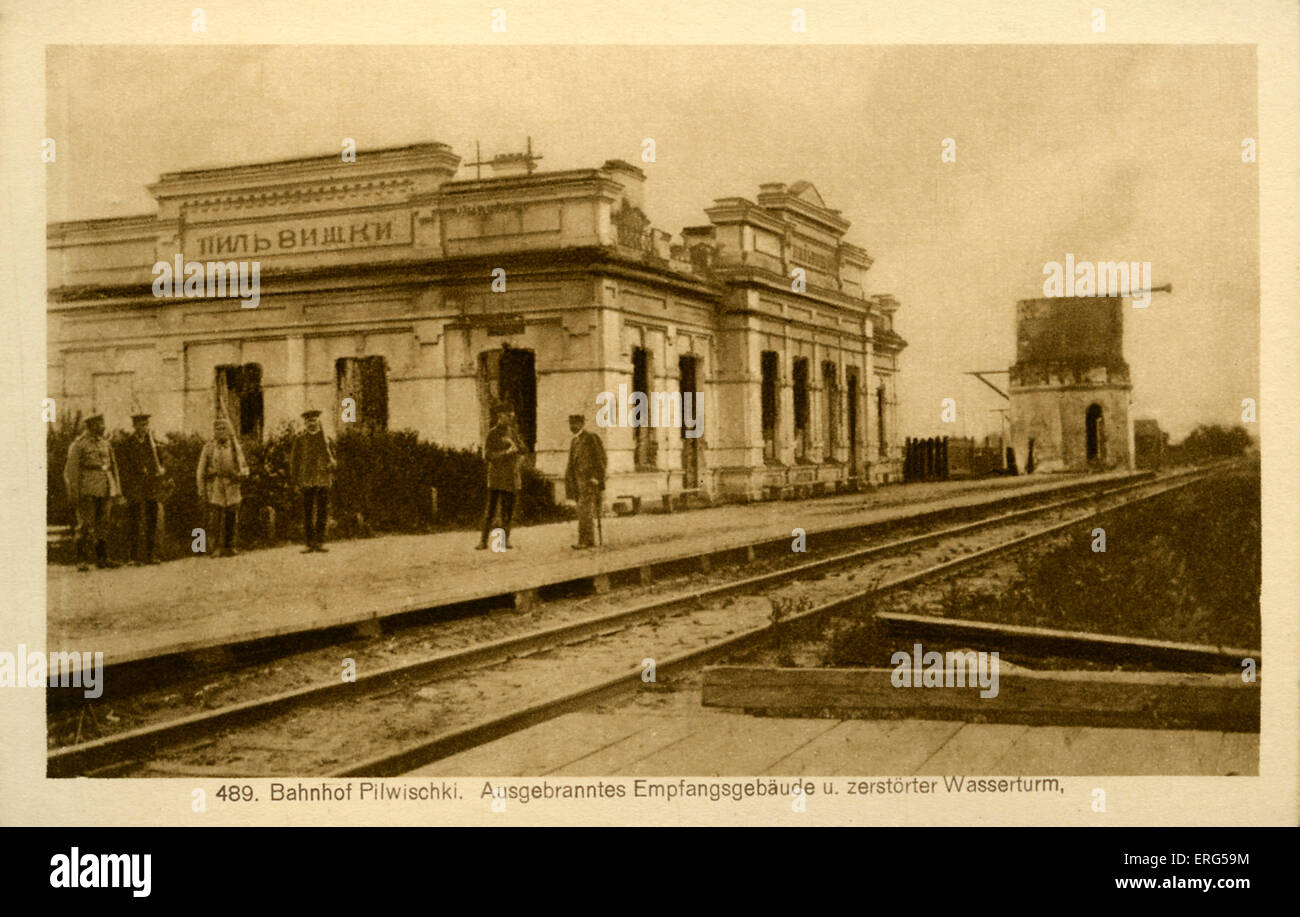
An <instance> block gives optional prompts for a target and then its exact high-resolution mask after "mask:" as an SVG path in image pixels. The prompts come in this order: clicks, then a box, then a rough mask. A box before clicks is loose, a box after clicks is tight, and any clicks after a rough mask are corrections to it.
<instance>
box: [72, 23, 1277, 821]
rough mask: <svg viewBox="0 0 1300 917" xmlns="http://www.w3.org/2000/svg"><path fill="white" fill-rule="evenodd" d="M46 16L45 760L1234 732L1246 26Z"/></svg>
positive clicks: (1244, 645)
mask: <svg viewBox="0 0 1300 917" xmlns="http://www.w3.org/2000/svg"><path fill="white" fill-rule="evenodd" d="M46 61H47V78H48V85H47V98H48V111H47V118H48V122H49V125H48V132H49V135H50V136H51V137H57V138H62V139H61V140H60V141H59V142H58V147H57V155H58V156H59V157H60V160H59V161H60V162H61V163H65V164H64V165H62V167H61V168H60V169H59V170H58V171H57V172H52V173H51V175H50V182H49V185H48V188H47V208H48V214H49V218H50V219H49V223H48V236H47V251H48V261H47V267H48V289H49V300H48V306H47V308H48V313H47V334H48V343H47V354H48V383H47V391H48V399H49V401H48V405H47V409H48V412H49V424H48V426H49V430H48V439H47V442H48V453H47V471H48V491H47V501H48V502H47V507H48V509H47V539H48V545H47V548H48V566H47V571H46V575H47V582H48V592H47V595H48V605H47V616H48V643H49V646H50V647H51V659H50V662H49V665H50V669H49V675H50V683H51V685H52V686H53V685H54V684H55V682H56V677H55V676H56V675H59V674H60V673H59V671H58V667H59V666H60V665H64V666H66V662H65V660H64V657H62V656H60V657H58V658H55V656H54V649H55V648H57V649H58V650H59V651H61V652H66V653H67V654H68V656H67V658H69V659H71V661H72V663H73V665H72V667H71V670H72V673H73V675H74V677H75V676H80V680H81V681H83V682H84V684H83V685H81V686H77V685H66V684H65V685H61V686H60V687H59V688H58V690H55V691H52V692H51V694H50V703H49V721H48V727H49V728H48V746H49V748H48V768H49V774H50V775H51V776H60V777H68V776H93V777H156V776H176V777H285V776H291V777H295V778H298V777H301V778H307V777H315V778H319V777H356V778H378V777H397V776H412V777H425V776H430V777H444V776H466V775H471V774H472V775H489V776H500V777H551V776H556V777H563V776H582V777H604V776H626V775H635V776H647V777H654V778H662V777H666V776H671V775H678V774H688V775H706V776H717V777H737V776H746V775H748V776H758V777H761V778H763V779H762V780H760V781H758V783H757V785H756V788H755V789H753V792H758V793H762V792H764V791H765V790H766V789H767V787H768V786H769V785H770V786H771V787H772V791H773V792H776V793H779V794H781V795H783V796H789V795H790V794H791V792H792V790H793V788H794V787H797V786H798V785H799V784H800V783H801V781H800V780H799V779H797V778H801V777H802V776H804V775H809V774H816V775H822V774H828V775H834V776H861V775H865V776H866V777H872V776H875V775H885V776H889V775H893V776H892V778H891V780H892V782H891V780H884V781H871V782H870V783H869V787H870V792H876V793H887V792H925V790H924V789H917V787H924V785H925V784H927V783H929V784H930V785H931V786H933V785H934V784H935V783H936V782H937V781H942V780H950V781H951V780H953V779H954V778H955V779H956V780H957V781H970V782H971V784H972V786H974V778H975V777H981V776H986V775H1002V776H1007V777H1010V778H1011V780H1010V786H1012V787H1013V788H1014V790H1015V791H1018V792H1025V793H1042V792H1056V789H1057V785H1058V782H1059V781H1058V780H1057V779H1055V776H1058V775H1067V774H1110V775H1213V776H1253V775H1256V774H1258V772H1259V762H1258V744H1259V718H1260V714H1259V709H1260V700H1259V685H1260V679H1261V677H1262V668H1263V665H1262V663H1263V660H1262V658H1261V651H1260V645H1261V643H1260V605H1259V599H1260V584H1261V535H1260V478H1259V470H1260V466H1259V446H1260V444H1259V436H1258V433H1257V432H1256V431H1257V429H1258V426H1257V423H1256V411H1257V406H1256V402H1257V398H1258V387H1259V346H1258V340H1259V260H1258V247H1259V237H1258V229H1257V227H1258V221H1259V207H1258V183H1257V178H1256V172H1255V170H1254V169H1253V168H1252V165H1251V163H1252V161H1253V159H1254V155H1255V154H1254V141H1253V140H1252V139H1251V138H1253V137H1255V135H1256V134H1257V130H1256V126H1257V125H1256V111H1255V98H1256V82H1255V76H1256V57H1255V53H1254V50H1253V49H1252V48H1250V47H1243V46H1197V47H1156V46H1149V47H1076V48H1065V47H1051V48H1046V47H1008V48H998V47H974V46H968V47H942V48H939V47H913V48H897V47H880V48H860V47H843V46H833V47H819V48H815V49H813V48H771V47H723V48H718V47H709V48H680V47H679V48H673V47H646V48H630V47H597V48H582V47H577V46H569V47H545V48H542V47H519V48H513V49H510V50H509V51H508V52H503V51H502V50H501V49H477V48H463V47H462V48H383V49H377V48H365V47H288V46H255V47H247V48H203V49H193V48H183V49H182V48H150V47H96V46H76V47H51V48H50V49H48V51H47V56H46ZM380 69H382V70H384V71H385V73H386V78H385V79H384V80H383V81H382V82H381V83H378V84H376V83H372V82H370V81H368V80H364V79H362V80H356V81H353V80H350V79H346V80H342V81H339V80H337V79H334V78H332V76H333V75H338V74H365V73H372V72H376V71H378V70H380ZM812 71H817V73H818V74H819V77H818V83H819V84H821V85H825V86H834V87H835V91H834V92H833V93H827V92H809V91H808V87H807V86H806V85H803V84H801V83H799V82H796V81H794V80H792V79H791V77H792V76H793V75H796V74H806V73H810V72H812ZM422 86H423V87H430V91H427V92H426V91H419V90H418V89H417V88H418V87H422ZM433 87H437V89H436V90H433V89H432V88H433ZM191 90H194V91H195V92H198V91H202V93H203V94H204V96H205V104H204V105H202V106H195V107H189V106H174V105H173V104H172V103H173V101H174V100H175V99H177V98H178V97H180V96H186V95H189V94H190V91H191ZM235 107H238V108H240V109H241V115H240V118H239V119H238V120H235V121H227V120H225V119H223V118H214V117H213V112H214V111H225V110H230V109H233V108H235ZM158 111H166V112H167V118H166V119H161V120H160V119H157V118H150V117H145V116H144V114H145V113H148V112H158ZM137 114H139V115H141V117H136V116H135V115H137ZM53 150H54V148H53V147H52V153H53ZM1198 227H1200V228H1202V229H1203V230H1207V231H1199V230H1198V229H1197V228H1198ZM64 681H67V679H66V678H65V679H64ZM78 687H80V689H78ZM1043 774H1048V775H1053V776H1051V777H1047V778H1044V777H1041V776H1039V775H1043ZM1031 777H1036V778H1037V779H1028V778H1031ZM778 778H785V779H778ZM638 786H639V785H638ZM646 786H647V788H648V789H647V791H648V792H661V793H665V794H672V793H675V792H681V793H683V794H689V793H693V792H702V793H709V792H715V793H716V792H717V788H716V787H710V786H706V785H704V784H700V785H694V784H692V783H690V782H687V783H685V784H683V785H680V786H679V785H677V784H675V783H668V784H662V785H661V781H659V780H654V781H651V782H650V783H648V784H646ZM322 787H323V788H322ZM900 788H901V789H900ZM909 788H910V789H909ZM281 790H282V791H283V792H284V793H287V794H294V793H307V794H318V795H319V794H323V796H324V798H330V794H331V793H332V792H334V791H335V790H334V789H331V787H330V785H329V784H322V783H321V782H320V781H319V780H317V781H315V782H311V781H305V780H304V781H298V780H294V781H290V782H288V783H286V784H284V785H283V786H282V787H281ZM358 790H359V791H360V792H363V793H364V792H376V793H380V792H383V791H384V790H383V788H382V785H381V784H378V783H359V784H358Z"/></svg>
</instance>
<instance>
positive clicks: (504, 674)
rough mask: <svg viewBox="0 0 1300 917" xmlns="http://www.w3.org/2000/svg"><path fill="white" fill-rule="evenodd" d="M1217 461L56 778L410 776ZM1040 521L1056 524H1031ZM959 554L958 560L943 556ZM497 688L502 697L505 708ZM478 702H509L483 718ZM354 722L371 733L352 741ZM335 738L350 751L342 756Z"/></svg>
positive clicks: (74, 756) (94, 751) (438, 660)
mask: <svg viewBox="0 0 1300 917" xmlns="http://www.w3.org/2000/svg"><path fill="white" fill-rule="evenodd" d="M1213 471H1214V469H1198V470H1195V471H1191V472H1184V473H1181V474H1179V475H1176V476H1171V477H1168V478H1162V479H1155V480H1141V481H1137V482H1131V483H1124V484H1120V485H1110V486H1105V487H1101V488H1097V489H1092V490H1089V491H1086V492H1084V493H1082V494H1079V495H1075V496H1070V497H1067V498H1065V499H1060V500H1055V501H1051V502H1048V503H1046V504H1043V505H1037V506H1031V507H1028V508H1024V509H1016V510H1011V511H1007V512H1002V513H997V514H995V515H992V516H989V517H987V518H982V519H977V520H974V521H970V522H962V523H958V524H955V525H948V526H943V527H941V528H937V529H935V530H932V531H928V532H922V533H920V534H916V535H911V536H907V537H902V538H896V539H893V540H891V541H888V542H886V543H883V544H874V545H871V546H869V547H861V548H850V549H847V550H844V551H840V552H831V553H828V554H827V556H823V557H818V558H816V559H812V560H808V561H805V562H802V563H797V564H794V565H793V566H787V567H784V568H781V569H777V570H775V571H771V572H767V573H762V574H759V575H756V576H748V577H745V578H742V579H739V580H732V581H727V582H724V583H721V584H719V585H714V586H709V587H706V588H703V589H694V590H688V591H685V592H678V593H674V594H672V595H666V596H663V597H657V598H655V599H653V600H650V601H646V602H641V603H638V604H636V605H634V606H632V607H629V608H623V609H620V610H617V611H614V612H611V613H608V614H601V615H596V616H594V617H590V618H587V619H585V620H580V621H576V622H572V623H568V624H564V625H561V626H557V627H551V628H547V629H544V630H541V631H536V632H532V633H528V634H524V635H519V636H513V637H509V638H506V639H501V640H496V641H491V642H487V643H482V644H479V645H475V646H472V647H469V648H466V649H463V650H458V651H455V652H450V653H441V654H436V655H432V656H429V657H427V658H422V659H419V660H418V661H415V662H411V663H404V664H401V665H396V666H391V667H388V668H381V669H378V670H375V671H372V672H368V673H365V674H363V675H359V676H358V677H357V678H356V680H355V681H353V682H343V681H340V682H338V683H328V684H319V685H313V686H310V687H307V688H302V689H297V690H293V691H288V692H283V693H280V694H276V695H273V696H270V697H263V698H258V699H255V700H250V701H246V702H243V703H238V704H233V705H230V706H227V707H222V708H219V709H216V710H210V711H204V712H202V713H198V714H193V715H190V716H185V717H180V718H176V719H172V720H168V721H165V722H161V723H157V724H152V725H148V726H144V727H140V728H137V729H132V730H127V731H125V732H121V733H119V734H117V735H113V736H109V737H106V738H102V739H96V740H93V741H89V742H83V743H79V744H76V745H71V746H67V747H63V748H58V749H54V750H51V751H50V752H49V754H48V757H47V772H48V773H49V775H50V776H73V775H78V774H82V775H103V776H108V775H121V774H126V775H150V776H158V775H161V774H190V775H210V776H217V775H221V776H235V775H243V776H257V775H270V774H272V773H286V772H292V773H299V774H305V773H317V774H323V775H332V776H361V775H366V776H383V775H394V774H399V773H403V772H405V771H409V770H411V769H413V768H415V767H418V766H421V765H423V764H426V763H428V762H431V761H434V760H437V759H440V758H443V757H447V756H448V755H451V754H455V753H457V752H459V751H462V750H465V749H467V748H471V747H474V746H476V745H479V744H482V743H484V742H488V741H491V740H493V739H495V738H498V737H500V736H503V735H506V734H509V733H511V732H514V731H517V730H520V729H523V728H526V727H528V726H531V725H534V724H536V723H539V722H542V721H544V720H547V719H551V718H553V717H556V716H559V715H562V714H564V713H567V712H571V711H573V710H578V709H582V708H584V707H588V706H590V705H592V704H596V703H601V702H604V701H607V700H610V699H613V698H615V697H618V696H620V695H623V694H626V693H628V692H631V691H635V690H637V689H638V688H640V687H643V686H645V682H643V680H642V677H641V676H642V672H643V671H645V666H644V662H645V661H646V660H653V663H652V664H653V666H654V669H655V677H656V680H657V681H662V680H663V679H665V678H669V679H671V678H672V677H674V676H676V675H677V674H679V673H680V672H682V671H684V670H689V669H691V668H694V667H698V666H701V665H704V664H707V663H709V662H712V661H716V660H719V659H723V658H725V657H726V656H728V655H729V654H731V653H734V652H737V651H740V650H743V649H745V648H747V647H751V646H755V645H758V644H760V643H761V642H762V641H764V640H766V639H768V638H769V637H770V634H771V626H772V625H771V620H770V614H769V613H768V607H769V606H767V605H766V601H767V600H768V599H770V598H771V597H772V596H775V595H778V594H779V593H780V591H781V590H782V589H783V588H788V587H790V586H791V585H792V584H800V583H802V584H805V585H806V584H807V583H808V582H809V581H810V580H826V578H828V577H830V576H832V575H835V576H837V577H839V578H840V579H841V580H843V588H844V594H842V595H837V596H835V597H834V598H831V599H830V600H828V601H826V602H824V603H822V604H820V605H818V606H816V607H812V608H807V609H804V610H802V611H800V612H798V613H797V614H795V615H793V616H792V617H790V618H789V619H788V620H787V621H786V622H785V625H786V626H797V625H799V624H800V623H803V622H809V621H812V620H815V619H816V618H818V617H822V616H826V615H830V614H842V613H845V612H848V611H851V610H852V609H853V607H855V605H858V604H859V603H861V602H862V601H863V600H864V598H865V597H866V596H867V595H868V594H870V593H872V592H874V593H876V594H877V595H878V594H880V593H882V592H887V591H890V590H894V589H901V588H906V587H907V586H908V585H913V584H916V583H919V582H922V581H924V580H926V579H930V578H933V577H936V576H941V575H944V574H946V573H948V572H950V571H952V570H955V569H957V568H959V567H964V566H968V565H971V564H975V563H980V562H982V561H984V560H987V559H988V558H989V557H991V556H993V555H995V554H999V553H1002V552H1005V551H1010V550H1015V549H1017V548H1020V547H1024V546H1026V545H1029V544H1031V543H1033V542H1035V541H1038V540H1040V539H1043V538H1048V537H1051V536H1052V535H1054V534H1057V533H1059V532H1061V531H1063V530H1065V529H1066V528H1069V527H1070V526H1073V525H1077V524H1078V523H1079V522H1081V521H1082V520H1085V519H1089V518H1092V517H1094V516H1096V515H1098V514H1099V513H1106V512H1113V511H1115V510H1118V509H1122V508H1123V507H1125V506H1128V505H1131V504H1132V503H1134V502H1138V501H1141V500H1148V499H1154V498H1156V497H1159V496H1161V495H1164V494H1166V493H1169V492H1171V491H1173V490H1177V489H1180V488H1182V487H1185V486H1187V485H1188V484H1191V483H1194V482H1196V481H1199V480H1202V479H1203V478H1204V477H1206V476H1207V475H1209V474H1211V473H1213ZM1039 517H1048V518H1049V519H1050V520H1051V521H1049V523H1048V524H1046V525H1043V526H1040V527H1038V528H1035V529H1033V530H1032V531H1028V532H1026V531H1024V530H1023V528H1024V526H1025V525H1027V524H1028V523H1030V522H1032V521H1033V520H1035V519H1037V518H1039ZM1060 517H1063V518H1060ZM1003 530H1005V531H1003ZM972 537H982V538H984V539H985V540H989V539H991V541H989V543H987V544H985V545H984V546H982V547H977V548H973V547H971V546H970V544H968V543H967V544H963V539H970V538H972ZM954 551H955V552H957V556H955V557H953V556H950V552H954ZM889 559H892V560H890V562H891V563H894V564H895V567H896V568H898V569H899V571H900V572H899V574H898V575H894V576H889V577H888V578H886V579H885V580H883V581H881V582H878V583H877V584H873V586H872V587H871V588H869V589H863V588H862V586H861V584H860V583H858V584H856V585H855V584H854V580H855V577H856V576H857V572H855V571H861V570H862V568H863V567H864V566H867V565H873V564H878V563H879V562H881V561H885V560H889ZM900 563H901V564H902V567H899V566H898V565H899V564H900ZM836 571H838V572H836ZM749 606H752V607H749ZM638 648H639V649H638ZM629 662H630V664H629ZM515 679H522V681H515ZM575 681H577V682H579V684H578V685H577V686H576V687H574V686H573V684H574V682H575ZM525 685H527V687H525ZM502 698H506V700H505V701H504V702H502V703H498V701H499V700H501V699H502ZM484 708H486V709H487V710H500V709H504V710H505V712H494V713H488V712H486V710H485V709H484ZM358 733H368V735H364V736H362V740H361V741H357V740H356V738H357V734H358ZM376 733H378V734H377V735H376ZM286 737H287V738H286ZM339 745H343V746H345V750H343V751H341V752H339V753H337V754H335V753H333V751H332V750H333V749H337V747H338V746H339ZM322 749H324V751H322ZM284 762H288V766H287V767H286V766H285V763H284Z"/></svg>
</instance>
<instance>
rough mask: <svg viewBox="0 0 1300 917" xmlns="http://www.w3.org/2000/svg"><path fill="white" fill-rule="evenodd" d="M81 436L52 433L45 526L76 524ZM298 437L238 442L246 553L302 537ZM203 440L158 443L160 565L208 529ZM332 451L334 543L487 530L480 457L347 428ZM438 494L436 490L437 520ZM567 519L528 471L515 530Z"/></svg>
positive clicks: (57, 555) (123, 541)
mask: <svg viewBox="0 0 1300 917" xmlns="http://www.w3.org/2000/svg"><path fill="white" fill-rule="evenodd" d="M79 432H80V424H79V423H77V422H76V421H74V422H73V423H72V424H70V425H67V426H64V427H60V428H51V429H50V430H49V432H48V434H47V436H46V452H47V468H48V477H47V491H46V521H47V524H49V525H67V526H70V525H72V524H73V522H74V515H75V514H74V512H73V509H72V507H71V505H70V504H69V502H68V499H67V491H66V489H65V486H64V483H63V465H64V462H65V461H66V459H67V455H68V447H69V446H70V445H71V443H72V441H73V439H75V438H76V435H77V433H79ZM128 435H129V434H128V433H126V432H125V431H119V432H118V433H117V434H116V435H115V436H114V437H113V438H114V441H115V442H117V441H120V440H121V439H122V438H124V437H125V436H128ZM155 436H156V434H155ZM293 437H294V430H293V427H292V425H290V424H288V423H285V424H283V425H282V426H281V427H279V428H278V429H277V430H275V431H274V432H273V433H272V434H271V435H269V436H268V437H267V438H266V439H265V440H264V441H262V442H256V441H253V440H248V439H246V440H244V441H243V443H242V445H243V449H244V457H245V458H246V459H247V461H248V467H249V472H250V473H249V477H248V478H247V480H245V481H244V482H243V487H242V493H243V508H242V510H241V512H240V521H239V543H240V546H241V547H254V546H269V545H272V544H277V543H281V542H284V541H296V540H300V539H301V537H302V500H301V497H300V496H299V494H298V491H297V490H296V489H295V488H294V487H293V486H292V484H291V483H290V481H289V454H290V450H291V448H292V444H293ZM203 443H204V439H203V438H202V437H200V436H195V435H192V434H177V433H169V434H167V435H166V436H165V437H162V438H159V439H158V451H159V458H160V459H161V460H162V463H163V465H164V466H165V467H166V468H167V470H168V473H169V475H170V477H171V479H172V480H173V481H174V482H175V485H176V486H175V489H174V491H173V492H172V494H171V495H170V496H169V497H168V499H167V502H166V504H165V506H164V507H163V534H162V537H161V538H160V541H159V545H158V549H159V556H161V557H163V558H168V557H181V556H188V555H189V554H190V541H191V533H192V532H193V530H194V529H195V528H198V527H201V526H203V525H204V517H205V507H204V506H203V505H202V504H201V502H200V500H199V495H198V492H197V489H196V486H195V480H194V472H195V469H196V468H197V466H198V460H199V453H200V451H201V450H202V448H203ZM335 449H336V455H337V458H338V463H339V467H338V471H337V473H336V475H335V481H334V489H333V491H332V492H331V495H330V533H329V535H330V537H331V538H356V537H368V536H371V535H375V534H379V533H394V532H410V533H413V532H430V531H437V530H445V529H473V528H477V527H478V526H479V525H481V524H482V513H483V505H484V499H485V497H486V484H487V471H486V466H485V463H484V461H483V458H482V457H481V456H480V455H479V454H478V453H477V452H475V451H471V450H467V449H450V448H447V447H445V446H439V445H437V444H436V443H431V442H426V441H423V440H421V439H420V438H419V437H418V436H417V435H416V434H415V433H414V432H411V431H407V430H403V431H383V432H354V431H347V432H345V433H343V434H342V435H341V436H340V437H339V438H338V440H337V442H336V443H335ZM432 488H436V489H437V491H438V511H437V517H436V518H435V516H434V510H433V501H432V498H431V497H432V495H431V489H432ZM268 507H269V508H270V509H271V510H273V511H274V515H275V527H274V528H275V533H274V536H273V537H272V536H271V534H270V532H268V529H267V526H266V521H267V520H266V517H267V515H268V514H267V513H266V508H268ZM114 516H115V519H114V524H113V530H112V535H111V541H110V548H109V551H110V556H112V557H113V558H114V559H118V558H123V557H124V556H125V553H126V550H127V545H128V540H127V537H126V532H125V523H124V517H125V513H123V512H121V511H120V510H119V511H118V512H115V513H114ZM570 517H571V513H570V512H569V511H568V510H567V509H565V508H564V507H562V506H560V505H557V504H556V503H555V500H554V497H553V493H552V485H551V482H550V481H549V480H548V479H546V478H545V477H544V476H542V475H540V474H538V473H537V472H535V471H534V470H533V469H532V468H525V469H524V473H523V488H522V490H521V492H520V495H519V499H518V502H517V503H516V508H515V522H516V524H518V525H529V524H536V523H539V522H550V521H556V520H559V519H565V518H570ZM51 559H52V560H56V561H63V562H71V559H72V548H71V546H70V545H68V544H65V545H63V546H61V548H60V549H58V550H52V552H51Z"/></svg>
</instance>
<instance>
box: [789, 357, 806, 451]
mask: <svg viewBox="0 0 1300 917" xmlns="http://www.w3.org/2000/svg"><path fill="white" fill-rule="evenodd" d="M790 375H791V382H792V383H793V386H794V457H795V458H796V459H804V458H806V457H807V455H808V358H807V357H795V358H794V364H793V366H792V368H791V374H790Z"/></svg>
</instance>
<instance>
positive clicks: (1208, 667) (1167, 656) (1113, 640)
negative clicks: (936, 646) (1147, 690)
mask: <svg viewBox="0 0 1300 917" xmlns="http://www.w3.org/2000/svg"><path fill="white" fill-rule="evenodd" d="M875 617H876V620H877V621H878V622H880V623H881V624H882V625H884V627H885V630H886V631H887V632H889V633H892V634H898V635H906V636H907V637H908V638H910V639H924V640H926V641H928V642H933V643H946V644H951V643H958V644H961V645H963V646H972V647H978V648H980V649H988V650H996V651H998V652H1000V653H1004V654H1006V653H1011V652H1015V651H1019V652H1027V653H1032V654H1037V655H1046V656H1067V657H1074V658H1085V659H1095V660H1098V661H1103V662H1116V663H1128V664H1144V665H1158V666H1162V667H1164V668H1167V669H1176V670H1180V671H1219V672H1221V671H1225V670H1228V671H1240V666H1241V660H1243V659H1246V658H1250V659H1254V660H1256V662H1257V663H1258V662H1259V661H1260V660H1261V659H1262V654H1261V652H1260V651H1259V650H1258V649H1242V648H1237V647H1227V646H1205V645H1202V644H1199V643H1177V642H1174V641H1171V640H1155V639H1151V638H1147V637H1122V636H1117V635H1115V634H1094V633H1089V632H1087V631H1073V630H1057V629H1054V628H1049V627H1028V626H1024V625H1019V624H1001V623H994V622H990V621H974V620H970V619H966V618H938V617H935V616H934V615H918V614H907V613H903V612H887V611H882V612H877V613H876V615H875Z"/></svg>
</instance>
